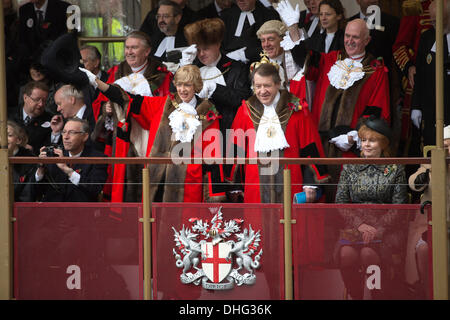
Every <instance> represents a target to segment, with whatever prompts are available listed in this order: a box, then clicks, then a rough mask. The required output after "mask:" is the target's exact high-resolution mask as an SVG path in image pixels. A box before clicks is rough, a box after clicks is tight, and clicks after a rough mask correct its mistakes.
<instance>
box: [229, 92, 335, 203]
mask: <svg viewBox="0 0 450 320" xmlns="http://www.w3.org/2000/svg"><path fill="white" fill-rule="evenodd" d="M276 112H277V114H278V117H279V119H280V121H281V122H282V126H281V127H282V129H283V131H284V134H285V137H286V140H287V142H288V144H289V146H290V147H289V148H286V149H284V150H282V151H280V157H286V158H300V157H310V158H320V157H324V156H325V155H324V152H323V148H322V143H321V142H320V136H319V134H318V131H317V128H316V126H315V125H314V123H313V121H312V120H311V117H310V114H309V112H308V109H307V108H303V107H302V106H301V104H300V101H299V98H297V97H295V96H294V95H292V94H290V93H288V92H287V91H285V90H282V91H281V97H280V101H279V102H278V105H277V107H276ZM263 113H264V106H263V105H262V104H261V103H260V102H259V101H258V100H257V99H256V97H255V96H253V97H251V98H250V99H248V100H247V101H243V103H242V105H241V107H240V108H239V109H238V112H237V114H236V117H235V119H234V122H233V125H232V129H233V130H234V131H233V132H234V136H233V137H232V140H231V142H232V143H233V144H234V145H236V147H237V150H238V152H239V151H240V150H241V152H242V150H245V156H246V157H247V158H256V157H257V156H258V155H257V154H256V152H255V151H254V142H255V141H254V139H255V137H256V130H257V128H258V125H259V120H257V121H258V122H253V120H252V119H254V120H255V119H260V118H261V116H262V114H263ZM282 119H288V120H287V121H284V123H283V120H282ZM239 129H241V130H239ZM242 130H243V131H242ZM240 132H241V133H242V132H245V133H246V134H248V136H247V137H246V138H245V139H242V136H240ZM252 132H253V134H252ZM240 154H243V153H238V155H240ZM287 167H288V169H290V170H291V181H292V194H295V193H297V192H301V191H302V190H303V185H302V184H303V174H302V168H301V166H300V165H288V166H287ZM309 168H310V169H311V171H310V172H311V173H312V176H313V177H314V180H315V181H311V182H310V183H323V182H325V181H326V180H327V178H328V174H327V173H326V169H325V168H324V167H323V166H316V165H311V166H309ZM261 169H262V166H261V165H258V164H246V165H245V166H244V172H245V177H244V179H245V186H244V202H247V203H261V202H266V203H268V202H279V203H280V202H282V193H283V192H282V189H283V186H282V184H283V182H282V180H283V173H282V171H283V169H284V168H283V167H280V168H278V170H277V172H276V173H275V174H273V175H265V174H261V172H260V170H261ZM236 170H238V167H237V166H234V169H233V171H232V175H235V174H237V173H238V172H237V171H236ZM239 172H240V171H239ZM280 179H281V180H280ZM280 183H281V184H280ZM270 184H276V185H270Z"/></svg>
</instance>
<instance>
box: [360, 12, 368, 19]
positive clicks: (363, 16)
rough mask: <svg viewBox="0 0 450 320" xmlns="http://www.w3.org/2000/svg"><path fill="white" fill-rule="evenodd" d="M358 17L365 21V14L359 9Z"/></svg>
mask: <svg viewBox="0 0 450 320" xmlns="http://www.w3.org/2000/svg"><path fill="white" fill-rule="evenodd" d="M359 17H360V18H361V19H363V20H364V21H367V16H366V15H365V14H364V13H362V12H361V11H360V12H359Z"/></svg>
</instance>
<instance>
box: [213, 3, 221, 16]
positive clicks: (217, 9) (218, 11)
mask: <svg viewBox="0 0 450 320" xmlns="http://www.w3.org/2000/svg"><path fill="white" fill-rule="evenodd" d="M214 6H215V7H216V11H217V13H218V14H219V15H220V13H221V12H222V8H221V7H219V6H218V5H217V1H216V0H214Z"/></svg>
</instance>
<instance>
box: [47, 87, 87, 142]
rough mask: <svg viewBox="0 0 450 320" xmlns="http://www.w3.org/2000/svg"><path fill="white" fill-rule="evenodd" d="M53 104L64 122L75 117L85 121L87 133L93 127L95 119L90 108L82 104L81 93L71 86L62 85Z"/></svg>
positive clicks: (82, 96) (82, 97)
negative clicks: (87, 128)
mask: <svg viewBox="0 0 450 320" xmlns="http://www.w3.org/2000/svg"><path fill="white" fill-rule="evenodd" d="M55 104H56V106H57V111H58V112H60V113H61V115H62V116H63V118H64V119H65V120H67V119H70V118H73V117H77V118H79V119H85V120H87V122H88V124H89V133H90V132H91V131H92V130H93V128H94V127H95V119H94V115H93V112H92V106H90V105H89V106H88V105H86V104H85V102H84V95H83V92H82V91H80V90H78V89H77V88H76V87H75V86H73V85H71V84H66V85H63V86H62V87H61V88H59V89H58V90H57V91H56V93H55Z"/></svg>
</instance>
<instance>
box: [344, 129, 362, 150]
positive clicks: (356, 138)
mask: <svg viewBox="0 0 450 320" xmlns="http://www.w3.org/2000/svg"><path fill="white" fill-rule="evenodd" d="M347 136H349V137H352V138H353V141H354V142H355V143H356V147H357V148H358V149H361V140H360V139H359V136H358V131H356V130H353V131H350V132H347Z"/></svg>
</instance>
